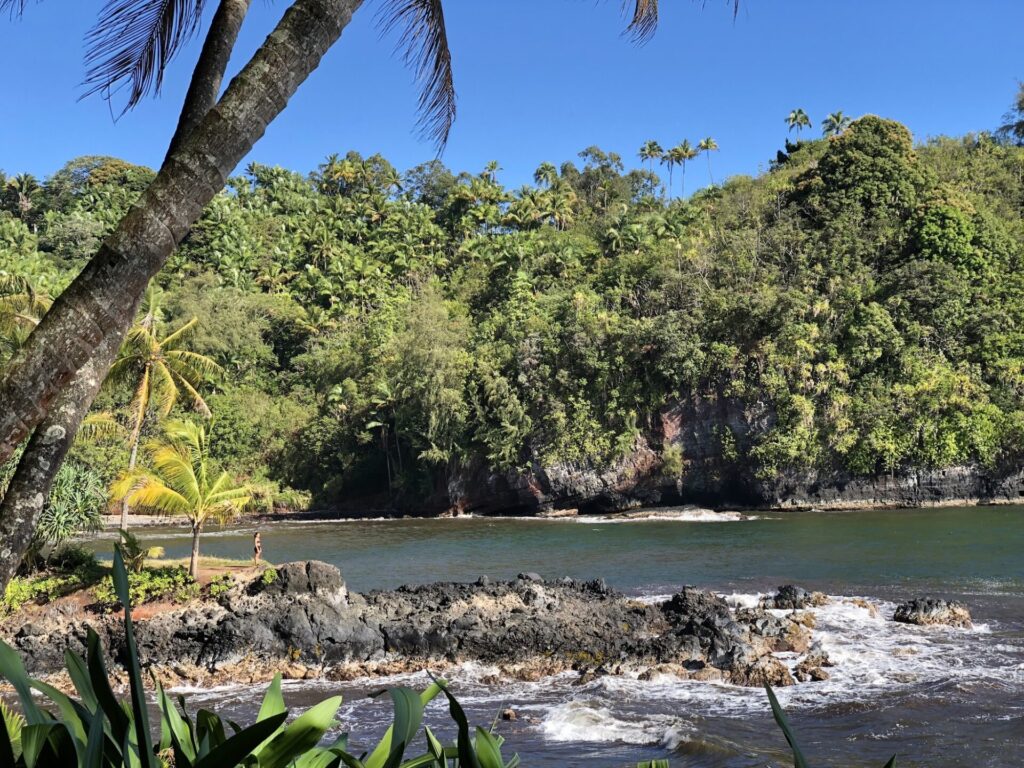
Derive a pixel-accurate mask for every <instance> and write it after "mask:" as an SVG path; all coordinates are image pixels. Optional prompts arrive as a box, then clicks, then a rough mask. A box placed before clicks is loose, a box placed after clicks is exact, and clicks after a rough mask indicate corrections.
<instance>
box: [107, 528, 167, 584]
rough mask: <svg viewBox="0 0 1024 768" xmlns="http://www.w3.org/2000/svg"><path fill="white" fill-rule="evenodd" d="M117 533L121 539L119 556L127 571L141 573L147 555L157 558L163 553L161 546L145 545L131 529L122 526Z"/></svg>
mask: <svg viewBox="0 0 1024 768" xmlns="http://www.w3.org/2000/svg"><path fill="white" fill-rule="evenodd" d="M117 533H118V536H119V537H120V539H121V556H122V557H123V558H124V564H125V567H126V568H127V569H128V572H129V573H142V569H143V567H145V565H146V558H147V557H148V558H157V557H162V556H163V554H164V548H163V547H146V546H145V545H143V543H142V542H141V541H140V540H139V537H138V536H136V535H135V534H134V533H132V532H131V531H126V530H124V529H123V528H122V529H120V530H118V532H117Z"/></svg>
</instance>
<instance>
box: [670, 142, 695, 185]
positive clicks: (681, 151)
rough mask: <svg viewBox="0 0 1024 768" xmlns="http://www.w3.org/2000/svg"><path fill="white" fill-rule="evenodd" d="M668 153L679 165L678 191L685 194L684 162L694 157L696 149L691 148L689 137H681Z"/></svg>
mask: <svg viewBox="0 0 1024 768" xmlns="http://www.w3.org/2000/svg"><path fill="white" fill-rule="evenodd" d="M668 154H670V155H671V156H672V158H673V160H674V161H675V163H676V164H678V165H679V170H680V174H679V175H680V176H681V181H680V190H679V191H680V194H682V195H683V196H685V195H686V164H687V163H688V162H689V161H690V160H693V158H695V157H696V156H697V150H696V149H694V148H693V145H692V144H690V140H689V139H683V140H682V141H681V142H679V143H678V144H676V146H674V147H672V149H670V150H669V151H668Z"/></svg>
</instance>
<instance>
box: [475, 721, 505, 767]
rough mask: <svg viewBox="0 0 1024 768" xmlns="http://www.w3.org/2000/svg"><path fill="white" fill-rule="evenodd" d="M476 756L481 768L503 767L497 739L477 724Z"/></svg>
mask: <svg viewBox="0 0 1024 768" xmlns="http://www.w3.org/2000/svg"><path fill="white" fill-rule="evenodd" d="M476 756H477V759H478V760H479V761H480V765H481V766H482V767H483V768H505V764H504V762H503V761H502V759H501V748H500V747H499V745H498V742H497V740H496V739H495V738H494V737H493V736H492V735H491V734H490V733H488V732H487V731H485V730H484V729H483V728H481V727H479V726H477V729H476Z"/></svg>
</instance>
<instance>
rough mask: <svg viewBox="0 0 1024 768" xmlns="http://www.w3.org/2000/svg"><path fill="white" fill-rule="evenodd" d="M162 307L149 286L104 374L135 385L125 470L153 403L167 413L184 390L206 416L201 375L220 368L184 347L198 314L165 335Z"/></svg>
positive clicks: (124, 513)
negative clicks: (138, 316) (136, 316)
mask: <svg viewBox="0 0 1024 768" xmlns="http://www.w3.org/2000/svg"><path fill="white" fill-rule="evenodd" d="M161 320H162V312H161V309H160V301H159V294H158V293H157V292H156V291H155V290H154V289H152V288H150V289H149V290H147V292H146V302H145V306H144V314H143V316H142V319H141V320H140V321H139V323H138V324H137V325H136V326H135V327H134V328H132V329H131V330H130V331H129V332H128V337H127V339H125V343H124V346H123V347H122V349H121V352H120V354H119V355H118V357H117V360H115V361H114V364H113V365H112V366H111V368H110V375H109V377H108V380H109V381H110V382H111V383H114V384H129V385H131V386H132V387H133V389H134V390H135V394H134V396H133V397H132V403H131V424H132V430H131V435H130V437H129V438H128V445H129V450H130V454H129V459H128V471H129V472H131V471H132V470H134V469H135V464H136V462H137V460H138V452H139V440H140V438H141V436H142V427H143V425H144V423H145V421H146V417H147V416H148V414H149V411H150V406H152V405H155V406H156V411H157V414H158V415H159V417H161V418H163V417H166V416H167V415H168V414H169V413H170V412H171V409H172V408H174V406H175V405H177V403H178V400H179V399H180V398H181V396H182V393H183V392H184V394H186V395H187V396H188V397H189V398H190V399H191V401H192V407H193V408H194V409H195V410H197V411H199V412H200V413H201V414H203V415H204V416H206V417H209V416H210V409H209V407H208V406H207V405H206V401H205V400H204V399H203V396H202V395H201V394H200V393H199V387H200V386H201V385H202V383H203V381H204V380H206V379H207V378H209V377H210V376H211V375H212V374H213V373H214V372H216V371H218V370H219V366H218V365H217V364H216V363H215V362H213V360H211V359H210V358H208V357H206V356H205V355H201V354H199V353H197V352H192V351H190V350H188V349H186V348H185V344H186V343H187V342H188V339H189V337H190V336H191V335H192V334H193V333H194V332H195V328H196V324H197V320H196V318H194V317H193V318H192V319H191V320H189V321H188V322H186V323H185V324H183V325H181V326H180V327H178V328H177V329H176V330H174V331H172V332H171V333H169V334H167V335H161V330H160V324H161ZM128 511H129V503H128V502H127V500H126V501H124V502H123V503H122V505H121V528H122V529H123V530H127V528H128Z"/></svg>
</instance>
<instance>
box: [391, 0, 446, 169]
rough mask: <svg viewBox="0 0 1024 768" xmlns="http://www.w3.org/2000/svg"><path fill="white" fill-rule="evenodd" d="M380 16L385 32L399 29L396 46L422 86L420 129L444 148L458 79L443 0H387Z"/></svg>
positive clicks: (439, 146)
mask: <svg viewBox="0 0 1024 768" xmlns="http://www.w3.org/2000/svg"><path fill="white" fill-rule="evenodd" d="M377 19H378V23H379V25H380V27H381V30H382V34H383V35H386V34H389V33H390V32H392V31H394V30H396V29H397V30H400V37H399V40H398V45H397V50H398V51H400V52H401V55H402V60H403V61H404V62H405V63H406V64H408V65H409V66H410V67H412V68H413V69H414V71H415V73H416V80H417V82H418V83H419V85H420V88H421V93H420V98H419V108H420V118H419V123H418V124H419V127H420V130H421V132H422V133H423V135H424V136H426V137H428V138H430V139H432V140H433V141H434V142H435V143H436V145H437V148H438V150H439V151H441V150H443V149H444V147H445V145H446V144H447V143H448V135H449V134H450V133H451V129H452V123H453V122H454V121H455V79H454V76H453V74H452V54H451V50H449V48H448V32H447V30H446V28H445V22H444V9H443V8H442V5H441V0H385V2H384V5H383V7H382V8H381V10H380V12H379V13H378V16H377Z"/></svg>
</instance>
